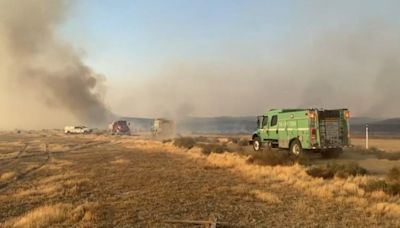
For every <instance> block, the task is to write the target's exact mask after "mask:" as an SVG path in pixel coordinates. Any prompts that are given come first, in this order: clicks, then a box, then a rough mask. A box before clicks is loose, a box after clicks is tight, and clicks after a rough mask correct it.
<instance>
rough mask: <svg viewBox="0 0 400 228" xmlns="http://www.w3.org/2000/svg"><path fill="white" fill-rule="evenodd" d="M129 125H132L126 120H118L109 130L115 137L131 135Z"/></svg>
mask: <svg viewBox="0 0 400 228" xmlns="http://www.w3.org/2000/svg"><path fill="white" fill-rule="evenodd" d="M129 125H130V123H129V122H127V121H126V120H118V121H115V122H113V123H112V124H110V126H109V128H110V130H111V134H113V135H130V134H131V129H130V128H129Z"/></svg>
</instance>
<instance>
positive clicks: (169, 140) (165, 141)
mask: <svg viewBox="0 0 400 228" xmlns="http://www.w3.org/2000/svg"><path fill="white" fill-rule="evenodd" d="M172 141H173V140H172V139H164V140H163V141H162V143H164V144H165V143H170V142H172Z"/></svg>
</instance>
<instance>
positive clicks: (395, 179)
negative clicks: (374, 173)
mask: <svg viewBox="0 0 400 228" xmlns="http://www.w3.org/2000/svg"><path fill="white" fill-rule="evenodd" d="M361 186H362V187H363V188H364V189H365V190H366V191H368V192H376V191H382V192H384V193H386V194H389V195H400V169H399V168H398V167H393V168H392V169H390V171H389V173H388V174H387V175H386V178H385V179H380V180H371V181H369V182H368V183H366V184H364V185H361Z"/></svg>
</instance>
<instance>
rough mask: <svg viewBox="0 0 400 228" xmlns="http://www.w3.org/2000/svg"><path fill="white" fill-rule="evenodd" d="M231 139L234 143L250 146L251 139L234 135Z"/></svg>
mask: <svg viewBox="0 0 400 228" xmlns="http://www.w3.org/2000/svg"><path fill="white" fill-rule="evenodd" d="M229 141H230V142H232V143H233V144H237V145H239V146H248V145H249V141H248V140H247V139H245V138H239V137H232V138H230V139H229Z"/></svg>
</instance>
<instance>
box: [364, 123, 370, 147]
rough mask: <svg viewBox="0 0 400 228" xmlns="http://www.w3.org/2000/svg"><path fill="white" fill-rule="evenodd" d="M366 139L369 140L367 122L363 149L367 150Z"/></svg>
mask: <svg viewBox="0 0 400 228" xmlns="http://www.w3.org/2000/svg"><path fill="white" fill-rule="evenodd" d="M368 140H369V135H368V124H366V125H365V149H367V150H368V147H369V145H368Z"/></svg>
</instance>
